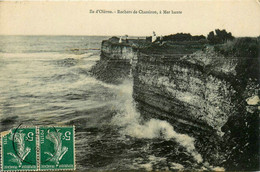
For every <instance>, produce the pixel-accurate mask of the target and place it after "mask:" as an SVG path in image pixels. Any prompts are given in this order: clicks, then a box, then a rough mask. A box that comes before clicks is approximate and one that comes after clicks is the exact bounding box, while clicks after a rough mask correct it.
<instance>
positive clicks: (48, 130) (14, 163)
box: [1, 126, 76, 171]
mask: <svg viewBox="0 0 260 172" xmlns="http://www.w3.org/2000/svg"><path fill="white" fill-rule="evenodd" d="M75 169H76V164H75V128H74V126H57V127H53V126H40V127H20V128H16V129H12V130H10V131H6V132H2V133H1V171H41V170H75Z"/></svg>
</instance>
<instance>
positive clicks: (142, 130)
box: [112, 82, 203, 163]
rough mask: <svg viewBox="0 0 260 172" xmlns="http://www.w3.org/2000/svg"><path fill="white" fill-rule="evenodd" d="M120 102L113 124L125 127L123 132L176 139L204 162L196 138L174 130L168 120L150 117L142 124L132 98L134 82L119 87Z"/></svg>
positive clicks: (198, 159)
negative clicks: (118, 111) (195, 144)
mask: <svg viewBox="0 0 260 172" xmlns="http://www.w3.org/2000/svg"><path fill="white" fill-rule="evenodd" d="M118 95H119V96H118V97H119V98H120V97H121V98H120V99H122V101H121V102H120V104H118V105H116V106H117V107H118V108H119V110H120V113H118V114H117V115H116V116H115V117H114V118H113V120H112V123H113V124H116V125H119V126H121V127H122V128H123V130H122V133H123V134H126V135H130V136H132V137H137V138H148V139H152V138H164V139H166V140H170V139H174V140H175V141H176V142H178V143H179V144H180V145H182V146H183V147H185V148H186V150H187V152H189V153H190V154H191V155H192V156H193V158H194V159H195V160H196V161H197V162H198V163H201V162H203V159H202V157H201V155H200V154H199V153H198V152H197V151H196V149H195V146H194V141H195V139H194V138H192V137H190V136H188V135H185V134H179V133H177V132H175V131H174V129H173V126H172V125H171V124H170V123H168V122H167V121H163V120H158V119H150V120H149V121H146V122H145V123H144V124H141V119H140V114H139V113H138V112H137V111H136V108H135V105H134V103H133V102H134V101H133V98H132V84H131V83H130V82H125V83H124V84H122V85H121V86H120V87H119V94H118Z"/></svg>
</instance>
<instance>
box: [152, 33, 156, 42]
mask: <svg viewBox="0 0 260 172" xmlns="http://www.w3.org/2000/svg"><path fill="white" fill-rule="evenodd" d="M155 41H156V33H155V32H154V31H153V36H152V42H155Z"/></svg>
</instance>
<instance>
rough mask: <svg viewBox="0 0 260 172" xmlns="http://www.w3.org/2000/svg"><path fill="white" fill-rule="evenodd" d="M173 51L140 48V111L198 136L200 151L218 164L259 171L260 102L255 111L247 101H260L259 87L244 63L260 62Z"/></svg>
mask: <svg viewBox="0 0 260 172" xmlns="http://www.w3.org/2000/svg"><path fill="white" fill-rule="evenodd" d="M160 49H162V48H160ZM170 49H171V51H169V48H168V51H158V50H156V48H155V49H154V51H153V50H151V49H150V50H148V49H140V53H139V54H138V62H137V65H136V68H135V71H134V93H133V97H134V99H135V101H136V103H137V108H138V110H139V111H140V113H141V114H142V115H143V117H144V118H157V119H158V118H159V119H163V120H167V121H169V122H171V123H172V124H173V126H174V128H175V130H176V131H179V132H181V133H187V134H189V135H192V136H193V137H195V138H196V146H197V148H198V149H199V152H200V153H201V154H202V155H203V157H204V158H205V159H208V161H211V162H212V163H213V164H216V165H224V166H226V167H227V168H229V169H233V170H234V169H236V170H238V169H239V170H241V169H258V155H257V152H258V151H257V150H258V149H259V148H258V146H257V145H258V141H257V140H258V134H257V133H258V127H257V126H258V122H257V121H258V115H259V111H258V110H257V104H258V105H259V101H258V103H256V104H255V105H256V106H254V107H252V106H251V105H250V104H248V103H246V99H247V100H248V101H249V99H250V97H251V98H252V97H254V98H255V99H257V98H258V96H257V95H258V93H257V90H258V89H259V86H258V85H257V80H256V79H252V78H250V76H249V75H246V74H245V73H248V70H249V68H250V66H248V65H244V64H246V63H247V61H248V59H250V63H251V64H258V61H257V58H256V57H255V58H252V57H236V56H231V57H226V56H224V55H222V54H221V53H216V51H215V50H214V48H213V47H210V46H209V47H208V48H205V47H204V48H202V49H201V50H196V49H191V48H187V49H185V48H184V47H182V48H180V47H179V46H172V47H171V48H170ZM241 59H242V60H241ZM254 70H255V72H258V71H257V68H254ZM250 108H253V110H252V111H248V109H250ZM257 114H258V115H257ZM254 120H255V122H254ZM234 128H236V130H237V131H235V130H234ZM240 132H243V134H241V136H239V134H238V133H240ZM242 135H243V136H242ZM254 139H255V140H254ZM234 140H236V141H234ZM253 140H254V141H253ZM245 147H246V148H245ZM252 149H255V152H252ZM231 157H232V158H231ZM245 157H247V158H245ZM250 161H251V162H250ZM225 162H226V163H225ZM234 162H236V163H237V164H234ZM245 162H246V164H248V165H247V167H246V165H244V166H243V164H245ZM241 164H242V166H241Z"/></svg>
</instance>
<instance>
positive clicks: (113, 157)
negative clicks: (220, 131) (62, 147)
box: [0, 36, 214, 170]
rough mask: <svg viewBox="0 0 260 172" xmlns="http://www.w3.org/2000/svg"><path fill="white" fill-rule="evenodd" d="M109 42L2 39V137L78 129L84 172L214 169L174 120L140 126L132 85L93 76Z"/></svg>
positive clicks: (95, 39)
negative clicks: (37, 128)
mask: <svg viewBox="0 0 260 172" xmlns="http://www.w3.org/2000/svg"><path fill="white" fill-rule="evenodd" d="M107 38H108V37H98V36H0V131H5V130H9V129H11V128H12V127H17V126H18V125H20V124H23V125H57V124H58V125H75V127H76V138H75V140H76V163H77V169H78V170H189V169H193V170H194V169H195V170H203V169H209V168H211V169H214V168H213V167H210V165H208V164H207V162H206V161H205V160H203V159H202V157H201V155H200V154H199V153H198V152H197V151H196V149H195V147H194V138H192V137H190V136H188V135H184V134H180V133H176V132H175V131H174V128H173V126H171V125H170V124H169V123H168V122H167V121H161V120H157V119H151V120H149V121H141V115H140V114H139V112H138V111H137V110H136V108H135V102H134V100H133V98H132V87H133V82H132V81H131V79H130V80H126V81H124V82H123V83H122V84H119V85H113V84H107V83H104V82H102V81H99V80H97V79H96V78H94V77H92V75H91V73H90V72H89V71H90V69H91V67H92V66H93V65H95V63H96V61H97V60H99V59H100V46H101V41H102V40H104V39H107ZM205 166H206V167H205Z"/></svg>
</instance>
